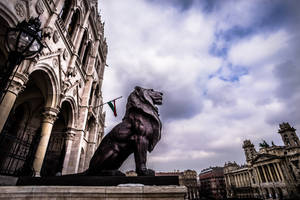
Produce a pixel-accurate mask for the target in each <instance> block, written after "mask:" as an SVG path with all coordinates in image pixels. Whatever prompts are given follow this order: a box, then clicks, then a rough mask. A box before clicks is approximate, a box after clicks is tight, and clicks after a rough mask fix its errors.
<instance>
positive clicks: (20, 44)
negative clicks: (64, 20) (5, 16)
mask: <svg viewBox="0 0 300 200" xmlns="http://www.w3.org/2000/svg"><path fill="white" fill-rule="evenodd" d="M40 27H41V22H40V20H39V18H38V17H36V18H30V19H29V21H28V22H27V21H26V20H24V21H22V22H20V23H19V24H18V25H17V26H16V27H15V28H8V30H7V32H6V38H5V39H6V46H7V48H8V63H7V66H6V67H7V70H6V72H5V74H3V75H4V76H3V78H2V80H1V84H0V87H1V101H0V104H1V103H2V100H3V98H4V96H5V92H6V89H7V88H8V87H9V86H10V83H11V82H9V84H7V82H8V80H9V77H10V76H11V74H12V72H13V71H14V70H15V73H16V71H17V70H18V67H19V64H20V63H21V62H22V61H23V60H24V59H26V58H32V57H34V56H36V55H37V54H38V53H39V52H41V50H42V49H43V47H44V45H43V44H42V30H41V29H40ZM16 66H17V69H15V67H16ZM15 73H14V74H13V77H14V76H15ZM13 77H12V79H13ZM12 79H11V80H12ZM6 86H7V87H6Z"/></svg>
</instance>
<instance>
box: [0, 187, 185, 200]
mask: <svg viewBox="0 0 300 200" xmlns="http://www.w3.org/2000/svg"><path fill="white" fill-rule="evenodd" d="M185 193H186V187H184V186H111V187H102V186H98V187H95V186H1V187H0V199H1V200H2V199H3V200H4V199H5V200H9V199H13V200H21V199H34V200H48V199H51V200H54V199H55V200H72V199H77V200H79V199H81V200H82V199H84V200H92V199H97V200H120V199H121V200H158V199H164V200H184V195H185Z"/></svg>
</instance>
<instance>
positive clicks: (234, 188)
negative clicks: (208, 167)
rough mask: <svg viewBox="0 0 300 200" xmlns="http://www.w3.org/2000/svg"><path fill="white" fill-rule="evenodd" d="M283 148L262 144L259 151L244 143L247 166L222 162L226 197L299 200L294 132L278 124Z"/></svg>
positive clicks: (299, 158) (298, 148)
mask: <svg viewBox="0 0 300 200" xmlns="http://www.w3.org/2000/svg"><path fill="white" fill-rule="evenodd" d="M279 127H280V129H279V130H278V133H279V134H280V135H281V136H282V140H283V142H284V144H285V145H284V146H277V145H275V144H273V143H272V146H269V145H265V146H263V147H262V148H260V150H259V151H258V152H256V150H255V149H254V145H253V144H252V143H251V141H250V140H245V141H244V145H243V148H244V151H245V155H246V160H247V164H246V165H244V166H239V165H237V164H236V163H231V162H229V163H225V166H224V174H225V182H226V190H227V197H228V198H262V199H299V198H300V145H299V138H298V136H297V134H296V132H295V131H296V129H294V128H293V127H291V126H290V125H289V123H282V124H280V125H279Z"/></svg>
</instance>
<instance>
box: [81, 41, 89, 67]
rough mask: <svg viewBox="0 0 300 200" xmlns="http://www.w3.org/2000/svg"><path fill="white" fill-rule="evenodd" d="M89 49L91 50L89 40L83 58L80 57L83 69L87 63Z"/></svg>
mask: <svg viewBox="0 0 300 200" xmlns="http://www.w3.org/2000/svg"><path fill="white" fill-rule="evenodd" d="M90 50H91V42H88V44H87V47H86V49H85V51H84V55H83V58H82V66H83V68H84V70H86V69H87V66H86V65H87V60H88V55H89V53H90Z"/></svg>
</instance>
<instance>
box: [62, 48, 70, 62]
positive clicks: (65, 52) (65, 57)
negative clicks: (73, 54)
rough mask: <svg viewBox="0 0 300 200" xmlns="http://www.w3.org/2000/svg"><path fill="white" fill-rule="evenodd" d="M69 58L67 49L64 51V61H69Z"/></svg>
mask: <svg viewBox="0 0 300 200" xmlns="http://www.w3.org/2000/svg"><path fill="white" fill-rule="evenodd" d="M68 57H69V53H68V50H67V49H65V50H64V53H63V58H64V60H67V59H68Z"/></svg>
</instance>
